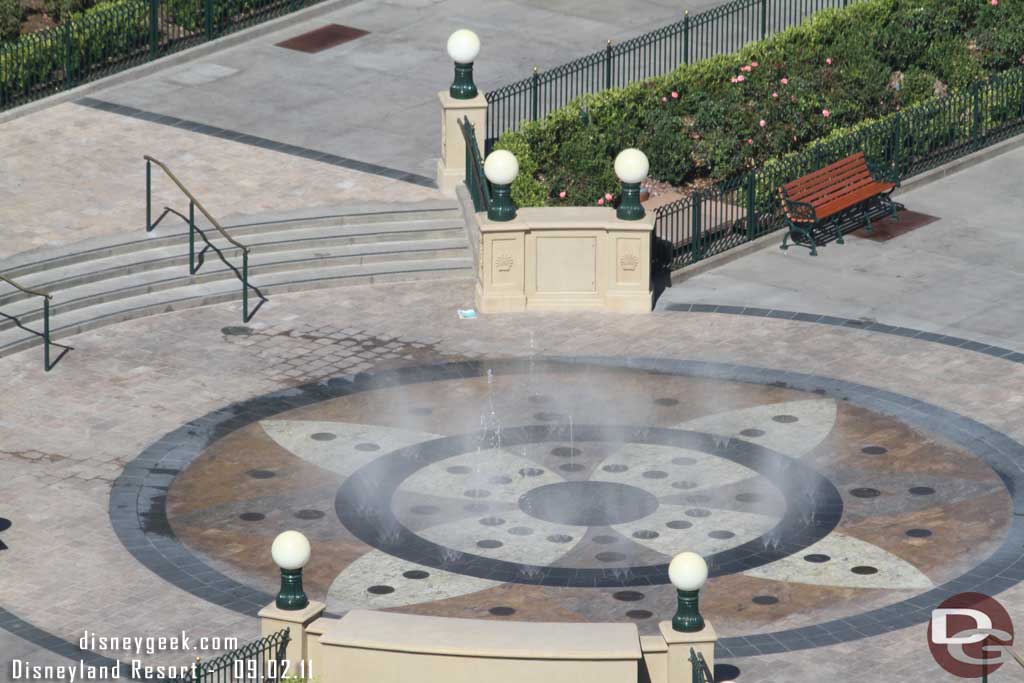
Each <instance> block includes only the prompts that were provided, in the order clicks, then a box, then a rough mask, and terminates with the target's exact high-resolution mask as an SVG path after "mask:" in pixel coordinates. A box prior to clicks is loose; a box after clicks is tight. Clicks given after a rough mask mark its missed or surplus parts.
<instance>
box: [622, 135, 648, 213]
mask: <svg viewBox="0 0 1024 683" xmlns="http://www.w3.org/2000/svg"><path fill="white" fill-rule="evenodd" d="M650 168H651V164H650V162H649V161H648V160H647V155H646V154H644V153H643V152H641V151H640V150H638V149H636V148H635V147H630V148H629V149H624V150H622V151H621V152H619V155H618V156H617V157H615V175H616V176H618V178H619V180H620V181H621V182H622V198H621V199H620V200H619V208H618V209H617V210H616V211H615V215H616V216H617V217H618V218H619V219H621V220H624V221H638V220H640V219H641V218H643V217H644V207H643V205H642V204H641V203H640V183H641V182H642V181H643V180H644V178H646V177H647V172H648V171H649V170H650Z"/></svg>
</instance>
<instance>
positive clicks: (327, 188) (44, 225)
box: [0, 103, 441, 258]
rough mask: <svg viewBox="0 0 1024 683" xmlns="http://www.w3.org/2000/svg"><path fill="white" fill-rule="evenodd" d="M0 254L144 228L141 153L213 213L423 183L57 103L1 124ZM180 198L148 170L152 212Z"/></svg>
mask: <svg viewBox="0 0 1024 683" xmlns="http://www.w3.org/2000/svg"><path fill="white" fill-rule="evenodd" d="M0 147H3V149H4V155H3V158H2V159H0V177H3V179H4V180H3V182H2V183H0V206H2V207H3V212H2V217H3V221H4V240H3V243H2V244H0V258H3V257H6V256H11V255H13V254H16V253H19V252H22V251H27V250H30V249H35V248H41V247H53V246H60V245H66V244H71V243H74V242H78V241H81V240H84V239H87V238H90V237H98V236H103V235H115V234H126V233H131V232H132V231H138V233H139V234H142V233H143V231H144V230H145V225H146V164H145V161H144V160H143V158H142V157H143V155H144V154H149V155H151V156H153V157H155V158H157V159H159V160H161V161H163V162H164V163H166V164H167V165H168V166H169V167H170V169H171V170H172V171H173V172H174V173H175V175H177V176H178V178H179V179H180V180H181V181H182V183H184V184H185V186H186V187H188V188H189V190H190V191H191V192H192V193H193V194H194V195H195V196H196V197H197V198H198V199H199V201H200V202H202V203H203V205H204V206H205V207H206V208H207V210H209V211H210V212H211V213H212V214H213V215H214V217H217V218H219V219H221V220H222V222H224V219H225V218H226V217H228V216H231V215H232V214H235V215H238V214H241V215H252V214H258V213H265V212H267V211H271V210H274V211H278V210H280V211H286V210H289V209H301V208H311V207H319V206H323V207H338V206H342V205H344V204H345V203H351V202H367V201H369V202H372V201H395V200H396V199H397V200H401V201H405V202H416V201H420V200H426V199H437V198H440V197H441V195H440V194H439V193H438V192H436V191H435V190H432V189H430V188H426V187H420V186H417V185H412V184H409V183H403V182H399V181H397V180H393V179H390V178H382V177H380V176H378V175H371V174H367V173H361V172H359V171H354V170H350V169H347V168H340V167H338V166H335V165H332V164H327V163H321V162H318V161H314V160H311V159H305V158H301V157H298V156H295V155H291V154H286V153H282V152H275V151H271V150H268V149H264V148H261V147H257V146H254V145H248V144H244V143H240V142H234V141H230V140H223V139H218V138H215V137H210V136H207V135H202V134H198V133H195V132H191V131H187V130H180V129H176V128H173V127H169V126H165V125H161V124H157V123H151V122H148V121H143V120H140V119H135V118H131V117H126V116H121V115H118V114H112V113H108V112H104V111H98V110H95V109H91V108H87V107H81V106H79V105H76V104H70V103H65V104H59V105H57V106H55V107H51V108H48V109H44V110H42V111H38V112H35V113H34V114H32V115H30V116H26V117H22V118H18V119H14V120H13V121H8V122H7V123H4V124H2V125H0ZM165 205H169V206H172V207H174V208H176V209H178V210H181V211H187V210H188V199H187V198H186V197H185V196H184V195H183V194H182V193H181V192H180V191H179V190H178V188H177V187H176V186H175V185H174V184H173V183H172V182H171V181H170V180H169V179H168V178H166V177H165V176H164V175H163V173H162V172H161V171H159V170H158V169H155V168H154V170H153V206H154V217H155V216H157V215H159V212H160V209H161V208H162V207H163V206H165Z"/></svg>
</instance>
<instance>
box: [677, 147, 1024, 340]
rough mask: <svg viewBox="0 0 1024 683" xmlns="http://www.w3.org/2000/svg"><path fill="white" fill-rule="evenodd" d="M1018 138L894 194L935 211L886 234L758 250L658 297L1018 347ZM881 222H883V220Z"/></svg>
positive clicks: (1021, 332)
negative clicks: (813, 251) (812, 249)
mask: <svg viewBox="0 0 1024 683" xmlns="http://www.w3.org/2000/svg"><path fill="white" fill-rule="evenodd" d="M1022 165H1024V148H1019V149H1016V150H1013V151H1010V152H1007V153H1006V154H1003V155H1001V156H998V157H995V158H994V159H990V160H988V161H986V162H983V163H981V164H979V165H977V166H974V167H972V168H968V169H966V170H963V171H960V172H959V173H956V174H954V175H952V176H948V177H946V178H944V179H942V180H939V181H936V182H934V183H931V184H928V185H924V186H922V187H920V188H918V189H913V190H911V191H909V192H906V193H904V194H902V195H900V196H899V197H898V200H899V201H900V202H902V203H903V204H904V205H905V206H906V207H907V209H908V210H911V211H914V212H917V213H922V214H928V215H930V216H934V217H937V218H938V219H939V220H937V221H936V222H933V223H931V224H928V225H925V226H923V227H920V228H918V229H916V230H914V231H912V232H908V233H905V234H903V235H899V236H898V237H896V238H894V239H891V240H888V241H884V242H879V241H874V240H868V239H862V238H860V237H857V236H853V237H848V238H847V239H846V244H844V245H837V244H829V245H828V246H827V247H826V248H824V249H820V250H819V251H818V256H817V257H812V256H810V255H809V254H808V252H807V250H806V249H801V248H798V247H797V248H791V249H790V250H789V251H785V252H784V251H781V250H780V249H779V248H778V245H779V244H780V243H781V242H782V233H781V232H780V233H778V239H776V240H773V241H772V242H771V244H770V245H768V246H766V247H765V248H764V249H763V250H761V251H759V252H757V253H754V254H751V255H748V256H744V257H742V258H739V259H737V260H736V261H733V262H731V263H728V264H726V265H723V266H721V267H718V268H715V269H714V270H711V271H709V272H706V273H702V274H700V275H697V276H694V277H692V278H690V279H687V280H686V281H684V282H681V283H678V284H676V285H675V286H674V287H672V288H671V289H668V290H666V291H665V293H664V295H663V296H662V297H661V299H660V300H659V302H658V307H659V308H662V309H664V308H665V307H667V306H669V305H670V304H673V303H680V302H686V303H714V304H723V305H732V306H736V305H738V306H758V307H764V308H777V309H783V310H794V311H806V312H811V313H820V314H827V315H834V316H840V317H848V318H865V319H870V320H877V321H878V322H882V323H885V324H889V325H901V326H906V327H913V328H916V329H921V330H927V331H929V332H940V333H943V334H948V335H952V336H958V337H970V338H971V339H975V340H977V341H983V342H987V343H991V344H998V345H1001V346H1006V347H1009V348H1013V349H1017V350H1020V349H1022V348H1024V300H1022V298H1021V292H1024V272H1022V271H1021V264H1022V263H1024V238H1022V235H1021V230H1020V218H1019V217H1020V216H1021V214H1022V213H1024V195H1022V194H1021V192H1020V189H1019V184H1020V180H1019V178H1020V169H1021V166H1022ZM879 227H882V228H884V227H885V221H883V222H882V223H881V224H880V226H879Z"/></svg>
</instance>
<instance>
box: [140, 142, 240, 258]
mask: <svg viewBox="0 0 1024 683" xmlns="http://www.w3.org/2000/svg"><path fill="white" fill-rule="evenodd" d="M142 158H143V159H145V160H146V161H147V162H152V163H154V164H156V165H157V166H159V167H160V168H161V169H163V172H164V173H166V174H167V177H168V178H170V179H171V180H172V181H174V184H175V185H177V186H178V189H179V190H181V191H182V192H184V193H185V196H186V197H188V199H189V201H190V202H192V203H193V204H195V206H196V208H197V209H199V211H200V212H201V213H202V214H203V215H204V216H206V220H208V221H210V224H211V225H212V226H213V227H215V228H217V232H219V233H220V234H221V236H222V237H223V238H224V239H226V240H227V241H228V242H231V244H233V245H235V246H236V247H238V248H239V249H241V250H242V251H243V252H245V253H248V252H249V248H248V247H247V246H245V245H244V244H242V243H241V242H239V241H237V240H236V239H234V238H233V237H232V236H231V235H229V234H228V233H227V231H226V230H224V228H223V227H221V224H220V223H218V222H217V219H216V218H214V217H213V216H211V215H210V212H209V211H207V210H206V207H204V206H203V205H202V204H201V203H200V201H199V200H198V199H196V198H195V195H193V194H192V193H191V192H189V191H188V188H186V187H185V186H184V185H183V184H182V182H181V181H180V180H178V177H177V176H176V175H174V173H173V172H171V169H169V168H167V164H165V163H164V162H162V161H160V160H159V159H155V158H153V157H151V156H149V155H148V154H144V155H143V156H142ZM149 183H150V176H149V164H148V163H147V164H146V186H147V187H148V186H149ZM151 209H152V201H151V200H150V193H148V192H147V193H146V232H150V231H152V230H153V228H155V227H156V223H152V224H151V223H150V220H149V218H150V215H151ZM161 218H162V216H161ZM159 222H160V221H159V220H158V221H157V223H159Z"/></svg>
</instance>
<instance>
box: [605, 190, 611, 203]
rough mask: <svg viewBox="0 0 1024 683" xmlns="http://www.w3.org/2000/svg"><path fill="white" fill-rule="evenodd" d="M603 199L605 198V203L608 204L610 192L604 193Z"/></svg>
mask: <svg viewBox="0 0 1024 683" xmlns="http://www.w3.org/2000/svg"><path fill="white" fill-rule="evenodd" d="M604 198H605V200H606V201H609V202H610V201H611V200H612V195H611V193H610V192H607V193H605V195H604Z"/></svg>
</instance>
